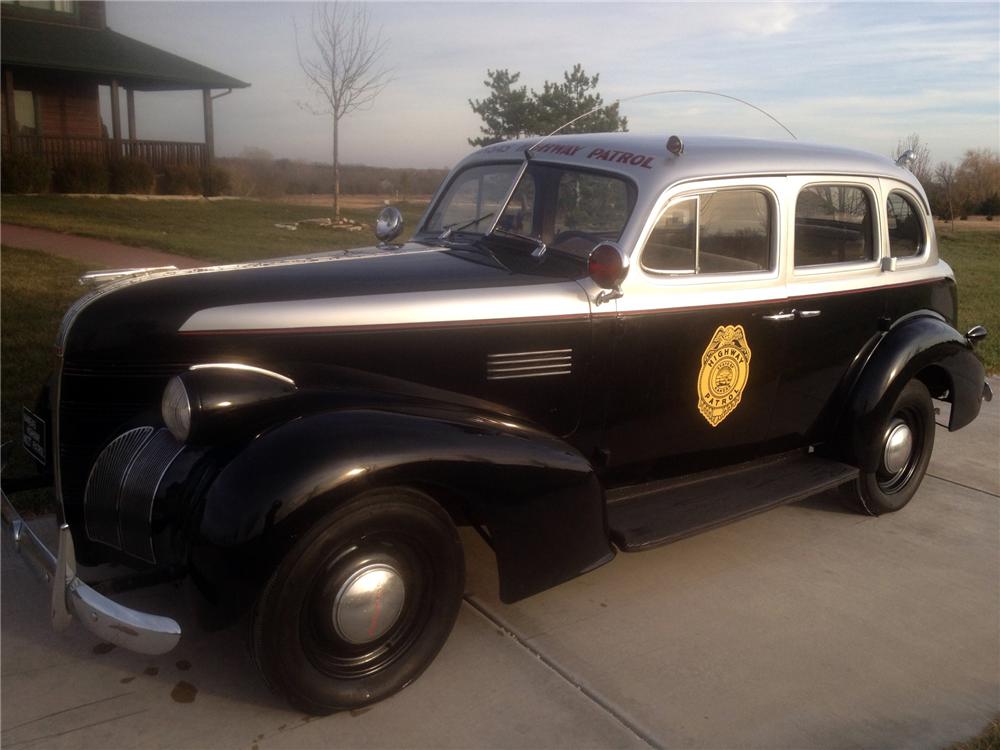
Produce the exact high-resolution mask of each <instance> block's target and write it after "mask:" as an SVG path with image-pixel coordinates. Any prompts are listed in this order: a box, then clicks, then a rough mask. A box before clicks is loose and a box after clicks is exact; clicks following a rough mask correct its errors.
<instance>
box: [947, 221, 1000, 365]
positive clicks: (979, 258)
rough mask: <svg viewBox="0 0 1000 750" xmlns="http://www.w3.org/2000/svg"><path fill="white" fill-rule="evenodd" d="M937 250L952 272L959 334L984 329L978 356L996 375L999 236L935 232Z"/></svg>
mask: <svg viewBox="0 0 1000 750" xmlns="http://www.w3.org/2000/svg"><path fill="white" fill-rule="evenodd" d="M938 248H939V250H940V252H941V257H942V258H944V260H945V261H947V263H948V264H949V265H950V266H951V267H952V269H953V270H954V271H955V280H956V282H957V283H958V327H959V330H960V331H961V332H962V333H965V332H966V331H967V330H969V329H970V328H971V327H972V326H974V325H976V324H977V323H981V324H982V325H984V326H986V328H987V330H988V331H989V332H990V335H989V336H987V338H986V341H984V342H983V343H982V344H980V345H979V356H980V357H982V358H983V362H985V363H986V369H987V370H989V371H990V372H991V373H994V374H996V373H1000V232H996V231H989V230H985V231H972V230H967V231H956V232H954V233H950V232H945V231H941V230H939V234H938Z"/></svg>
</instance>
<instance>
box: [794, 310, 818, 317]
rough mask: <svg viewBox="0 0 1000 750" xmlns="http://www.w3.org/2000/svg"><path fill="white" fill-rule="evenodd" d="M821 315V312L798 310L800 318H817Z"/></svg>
mask: <svg viewBox="0 0 1000 750" xmlns="http://www.w3.org/2000/svg"><path fill="white" fill-rule="evenodd" d="M822 314H823V311H822V310H799V317H800V318H818V317H819V316H820V315H822Z"/></svg>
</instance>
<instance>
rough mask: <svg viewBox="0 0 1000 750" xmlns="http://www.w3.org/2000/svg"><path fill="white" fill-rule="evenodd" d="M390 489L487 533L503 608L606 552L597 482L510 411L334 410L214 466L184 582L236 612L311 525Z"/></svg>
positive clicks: (580, 461) (561, 447)
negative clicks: (402, 489) (406, 490)
mask: <svg viewBox="0 0 1000 750" xmlns="http://www.w3.org/2000/svg"><path fill="white" fill-rule="evenodd" d="M393 486H407V487H414V488H417V489H420V490H423V491H425V492H427V493H428V494H430V495H431V496H432V497H434V498H435V499H437V500H438V501H439V502H441V504H442V505H443V506H444V507H445V508H446V509H447V510H448V511H449V512H450V513H451V515H452V517H453V518H455V520H456V521H457V522H462V521H464V520H466V519H467V520H468V521H470V522H472V523H475V524H477V525H482V526H485V527H486V529H487V531H488V535H489V538H490V542H491V544H492V546H493V549H494V551H495V552H496V556H497V564H498V569H499V574H500V593H501V598H502V599H503V600H504V601H516V600H517V599H521V598H523V597H525V596H529V595H531V594H533V593H536V592H538V591H541V590H544V589H546V588H549V587H551V586H554V585H556V584H558V583H561V582H562V581H565V580H567V579H569V578H572V577H574V576H576V575H579V574H581V573H583V572H586V571H587V570H589V569H591V568H594V567H597V566H598V565H600V564H602V563H604V562H607V561H608V560H610V559H611V557H612V556H613V551H612V549H611V546H610V543H609V541H608V534H607V528H606V520H605V515H604V498H603V492H602V490H601V487H600V484H599V483H598V482H597V480H596V478H595V476H594V473H593V470H592V467H591V466H590V464H589V462H587V460H586V459H585V458H584V457H583V456H581V455H580V454H579V453H578V452H577V451H576V450H575V449H573V448H572V447H570V446H569V445H568V444H566V443H565V442H563V441H562V440H559V439H558V438H555V437H553V436H551V435H549V434H547V433H544V432H542V431H540V430H538V429H536V428H534V427H531V426H528V425H526V424H523V423H520V422H516V421H513V420H512V418H511V417H508V416H505V417H503V418H498V417H493V416H489V415H485V414H481V413H472V412H466V411H462V410H455V409H451V408H442V409H441V410H437V411H434V410H428V409H424V410H420V411H418V410H413V411H410V412H399V411H386V410H378V409H345V410H337V411H328V412H324V413H319V414H314V415H310V416H306V417H302V418H299V419H296V420H293V421H290V422H288V423H286V424H283V425H280V426H278V427H276V428H274V429H272V430H270V431H268V432H267V433H265V434H263V435H261V436H259V437H258V438H257V439H255V440H253V441H252V442H251V443H250V444H249V445H248V446H247V447H246V449H245V450H243V451H242V452H241V453H240V454H239V455H237V456H236V457H235V458H234V459H233V460H232V461H230V462H229V463H228V464H227V465H226V466H225V467H224V468H223V469H222V470H221V472H220V473H219V475H218V477H217V478H216V479H215V481H214V482H213V483H212V486H211V487H210V488H209V490H208V491H207V493H206V495H205V503H204V512H203V514H202V518H201V522H200V529H199V533H198V534H197V535H196V537H197V538H196V540H195V543H194V545H193V548H192V554H191V568H192V576H193V577H194V579H195V582H196V583H198V584H199V588H201V589H202V590H203V593H206V594H208V595H209V598H214V599H219V600H221V599H227V598H228V599H232V600H233V601H232V602H231V604H233V605H234V608H235V609H236V610H242V609H243V608H244V607H245V605H246V604H247V603H248V602H249V601H250V600H252V597H253V596H254V595H255V593H256V591H257V589H258V588H259V586H260V585H261V584H262V583H263V581H264V580H266V578H267V577H268V576H269V575H270V574H271V572H272V571H273V569H274V567H275V566H276V565H277V564H278V562H279V561H280V559H281V558H282V556H283V555H284V554H285V552H286V551H287V550H288V549H289V548H290V547H291V546H292V545H293V544H294V542H295V541H296V539H298V538H299V537H300V536H301V535H302V534H304V533H305V532H306V531H307V530H308V529H309V528H310V527H311V526H312V525H313V524H314V523H316V522H317V521H319V520H320V519H321V518H322V517H323V516H324V515H326V514H327V513H329V512H330V511H331V510H332V509H334V508H336V507H337V506H338V505H340V504H342V503H344V502H346V501H347V500H349V499H350V498H352V497H354V496H356V495H357V494H359V493H361V492H364V491H367V490H370V489H375V488H386V487H393ZM227 589H228V592H227Z"/></svg>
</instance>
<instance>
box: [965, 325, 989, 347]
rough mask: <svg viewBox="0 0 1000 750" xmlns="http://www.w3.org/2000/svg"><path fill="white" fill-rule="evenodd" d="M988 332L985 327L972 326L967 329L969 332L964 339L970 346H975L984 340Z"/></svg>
mask: <svg viewBox="0 0 1000 750" xmlns="http://www.w3.org/2000/svg"><path fill="white" fill-rule="evenodd" d="M987 335H988V332H987V330H986V326H973V327H972V328H970V329H969V332H968V333H966V334H965V338H966V339H967V340H968V342H969V343H970V344H972V345H973V346H976V345H977V344H978V343H979V342H980V341H982V340H983V339H985V338H986V336H987Z"/></svg>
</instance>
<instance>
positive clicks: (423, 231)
mask: <svg viewBox="0 0 1000 750" xmlns="http://www.w3.org/2000/svg"><path fill="white" fill-rule="evenodd" d="M509 165H519V166H520V169H518V170H517V172H516V174H515V177H514V180H513V182H512V184H511V185H510V187H509V188H508V190H507V192H506V195H505V197H504V201H503V203H502V205H499V207H498V210H497V211H496V212H495V215H494V216H493V217H492V221H491V222H490V224H491V227H490V231H489V232H478V231H473V232H470V231H467V230H462V231H458V230H452V231H448V230H444V231H438V230H436V229H429V228H428V224H429V223H430V220H431V217H433V216H434V215H435V213H436V212H437V209H438V207H439V206H440V204H441V201H442V200H444V198H445V196H447V195H448V192H449V190H450V189H451V187H452V186H453V185H454V184H455V182H456V181H457V180H458V179H459V177H461V175H463V174H464V173H466V172H467V171H469V170H471V169H476V168H480V167H490V166H509ZM532 166H536V167H542V168H549V169H558V170H563V171H565V172H567V173H574V172H575V173H581V174H592V175H599V176H601V177H607V178H610V179H614V180H618V181H620V182H622V183H623V184H624V185H625V188H626V190H627V201H628V205H627V212H628V213H627V216H626V218H625V221H624V222H623V223H622V225H621V228H620V230H619V232H618V235H617V237H616V238H614V239H609V240H608V241H613V242H620V241H621V238H622V237H623V236H625V234H626V231H627V229H628V227H629V224H631V223H632V221H633V220H634V218H635V211H636V208H637V207H638V206H639V192H640V191H639V185H638V183H637V182H636V180H635V179H634V178H632V177H631V176H629V175H626V174H622V173H621V172H618V171H616V170H604V169H595V168H594V167H592V166H590V165H582V164H574V163H567V162H566V161H562V160H558V161H556V160H548V159H543V158H538V157H537V156H536V155H534V154H533V155H532V157H531V158H530V159H525V158H523V157H522V158H521V159H510V158H507V159H503V158H498V159H489V160H483V161H473V162H470V163H468V164H465V165H461V166H459V167H457V168H456V169H455V170H453V171H452V173H451V174H450V175H449V176H448V179H447V180H446V181H445V182H444V183H443V184H442V186H441V187H440V188H439V190H438V191H437V193H435V195H434V198H433V199H432V201H431V203H430V204H429V206H428V208H427V211H426V212H425V214H424V216H423V217H422V219H421V221H420V226H419V228H418V229H417V230H416V232H415V233H414V240H416V241H424V242H426V241H428V240H439V241H442V242H447V243H448V244H452V243H458V242H467V243H475V242H478V241H479V240H481V239H483V238H485V237H489V236H490V235H491V234H492V233H493V230H494V229H495V228H496V226H497V225H498V223H499V221H500V219H501V218H502V217H503V214H504V212H505V211H506V210H507V207H508V205H509V204H510V201H511V200H512V199H513V197H514V195H515V194H516V192H517V188H518V186H519V185H520V184H521V182H522V180H524V179H525V177H526V175H527V173H528V170H529V169H530V168H531V167H532ZM525 239H526V240H527V239H531V240H533V241H535V242H540V241H541V240H539V239H538V238H535V237H533V236H531V237H529V236H525ZM551 249H553V250H555V249H557V247H555V246H553V247H552V248H551Z"/></svg>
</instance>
